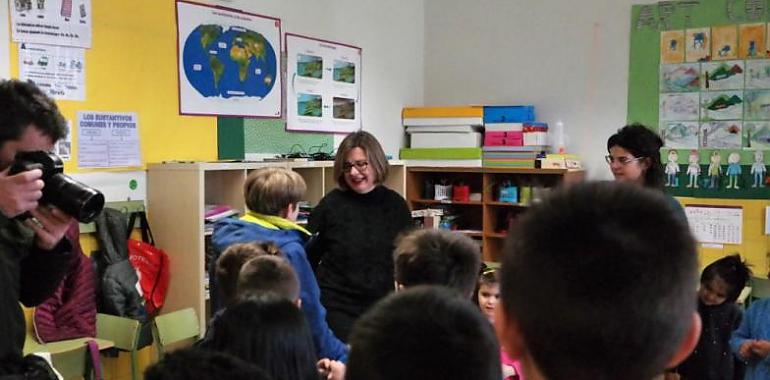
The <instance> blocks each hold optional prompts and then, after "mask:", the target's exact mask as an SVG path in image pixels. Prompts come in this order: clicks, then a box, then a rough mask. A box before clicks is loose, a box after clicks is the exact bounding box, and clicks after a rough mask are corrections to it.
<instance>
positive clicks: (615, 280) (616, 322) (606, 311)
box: [495, 182, 700, 380]
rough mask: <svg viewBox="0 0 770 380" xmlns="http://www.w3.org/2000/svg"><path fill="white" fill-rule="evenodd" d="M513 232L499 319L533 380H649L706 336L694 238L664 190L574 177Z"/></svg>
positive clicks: (508, 345)
mask: <svg viewBox="0 0 770 380" xmlns="http://www.w3.org/2000/svg"><path fill="white" fill-rule="evenodd" d="M510 241H511V243H510V245H509V247H508V248H507V249H506V250H505V255H504V258H503V263H502V267H501V269H500V273H499V274H500V290H501V307H498V308H497V311H498V314H497V318H495V320H496V322H498V323H497V325H496V327H497V329H498V336H499V337H500V341H501V342H502V344H503V346H504V347H505V350H506V352H507V353H508V354H510V355H511V357H513V358H516V359H519V360H521V363H522V367H523V370H524V374H525V375H526V377H527V379H528V380H540V379H550V380H562V379H570V380H589V379H590V380H594V379H624V380H649V379H652V378H653V377H655V376H658V375H660V374H662V373H663V371H664V369H665V368H671V367H674V366H676V365H678V364H679V363H680V362H681V361H682V360H684V359H685V358H686V357H687V356H688V355H689V354H690V352H691V351H692V349H693V348H694V347H695V345H696V343H697V342H698V335H699V333H700V318H699V317H698V314H697V312H696V308H695V299H696V298H695V297H696V287H695V284H697V280H698V271H697V251H696V245H695V239H694V238H693V236H692V234H691V232H690V229H689V227H688V226H687V223H686V222H685V221H684V220H682V219H681V218H680V217H679V216H678V215H677V212H676V211H675V210H674V209H673V207H672V205H670V204H669V202H668V201H667V200H666V199H665V197H664V196H663V194H662V193H661V192H660V191H655V190H650V189H646V188H643V187H641V186H633V185H629V184H622V183H617V182H596V183H582V184H574V185H570V186H566V187H563V188H561V189H559V190H557V191H556V192H554V193H552V195H551V196H550V197H548V198H547V199H546V200H545V201H543V202H542V203H539V204H537V205H535V206H533V207H532V208H531V209H529V210H527V212H526V213H525V214H524V215H523V216H522V218H521V221H520V222H519V224H518V225H517V227H516V229H515V231H514V233H513V236H512V238H511V239H510Z"/></svg>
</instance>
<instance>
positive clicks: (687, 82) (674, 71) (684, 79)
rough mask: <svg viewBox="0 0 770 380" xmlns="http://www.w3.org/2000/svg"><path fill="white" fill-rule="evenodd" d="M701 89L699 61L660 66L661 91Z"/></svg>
mask: <svg viewBox="0 0 770 380" xmlns="http://www.w3.org/2000/svg"><path fill="white" fill-rule="evenodd" d="M699 89H700V71H699V69H698V64H697V63H683V64H676V65H661V66H660V92H692V91H698V90H699Z"/></svg>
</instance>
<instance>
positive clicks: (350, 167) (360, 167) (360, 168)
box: [342, 161, 369, 173]
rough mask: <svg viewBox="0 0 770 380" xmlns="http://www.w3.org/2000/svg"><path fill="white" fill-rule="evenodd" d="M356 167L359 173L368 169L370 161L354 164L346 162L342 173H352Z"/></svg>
mask: <svg viewBox="0 0 770 380" xmlns="http://www.w3.org/2000/svg"><path fill="white" fill-rule="evenodd" d="M354 166H355V167H356V170H358V172H359V173H361V172H363V171H364V170H366V168H368V167H369V162H368V161H354V162H346V163H344V164H342V171H343V172H345V173H350V171H351V170H353V167H354Z"/></svg>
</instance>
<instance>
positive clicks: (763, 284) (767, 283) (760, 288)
mask: <svg viewBox="0 0 770 380" xmlns="http://www.w3.org/2000/svg"><path fill="white" fill-rule="evenodd" d="M760 298H770V280H768V279H766V278H762V277H752V278H751V296H749V301H754V300H758V299H760Z"/></svg>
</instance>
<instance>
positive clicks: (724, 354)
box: [668, 254, 751, 380]
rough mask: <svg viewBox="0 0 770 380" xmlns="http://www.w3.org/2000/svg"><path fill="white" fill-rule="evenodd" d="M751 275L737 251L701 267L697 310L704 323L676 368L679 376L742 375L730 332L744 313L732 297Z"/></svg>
mask: <svg viewBox="0 0 770 380" xmlns="http://www.w3.org/2000/svg"><path fill="white" fill-rule="evenodd" d="M750 275H751V270H749V268H748V267H747V266H746V264H745V263H744V262H743V261H741V257H740V255H737V254H736V255H731V256H727V257H723V258H721V259H719V260H717V261H715V262H713V263H711V264H709V265H708V266H707V267H706V269H704V270H703V273H702V274H701V280H700V289H699V290H698V314H700V318H701V321H702V324H703V327H702V330H701V335H700V339H699V340H698V345H697V346H696V347H695V350H693V352H692V354H691V355H690V356H689V357H688V358H687V359H686V360H685V361H684V362H682V364H680V365H679V368H678V369H677V372H678V374H679V378H680V379H682V380H685V379H693V380H696V379H697V380H730V379H743V373H744V365H743V362H742V361H741V360H738V358H736V357H735V356H733V355H732V353H731V350H730V336H731V335H732V333H733V331H734V330H735V329H737V328H738V325H739V324H740V323H741V318H742V316H743V313H742V312H741V309H740V308H738V306H737V305H736V304H735V301H736V300H737V299H738V295H740V293H741V291H742V290H743V288H744V287H745V286H746V281H748V279H749V276H750ZM668 378H669V379H671V378H674V379H675V378H676V377H672V376H668Z"/></svg>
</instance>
